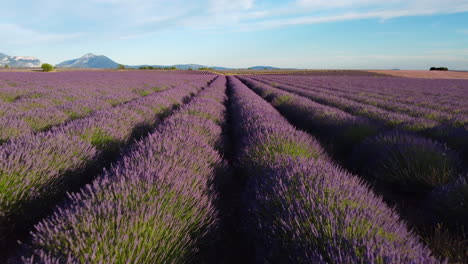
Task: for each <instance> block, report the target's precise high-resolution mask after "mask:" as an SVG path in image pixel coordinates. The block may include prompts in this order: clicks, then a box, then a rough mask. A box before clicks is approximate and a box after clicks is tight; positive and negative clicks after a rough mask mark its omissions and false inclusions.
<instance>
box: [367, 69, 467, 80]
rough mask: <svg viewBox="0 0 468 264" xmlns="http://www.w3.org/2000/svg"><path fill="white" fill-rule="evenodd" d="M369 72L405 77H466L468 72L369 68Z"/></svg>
mask: <svg viewBox="0 0 468 264" xmlns="http://www.w3.org/2000/svg"><path fill="white" fill-rule="evenodd" d="M369 72H373V73H378V74H386V75H392V76H397V77H407V78H429V79H468V72H461V71H391V70H371V71H369Z"/></svg>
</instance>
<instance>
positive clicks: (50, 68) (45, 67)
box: [41, 63, 54, 72]
mask: <svg viewBox="0 0 468 264" xmlns="http://www.w3.org/2000/svg"><path fill="white" fill-rule="evenodd" d="M41 68H42V71H43V72H51V71H53V70H54V66H52V65H51V64H49V63H44V64H42V65H41Z"/></svg>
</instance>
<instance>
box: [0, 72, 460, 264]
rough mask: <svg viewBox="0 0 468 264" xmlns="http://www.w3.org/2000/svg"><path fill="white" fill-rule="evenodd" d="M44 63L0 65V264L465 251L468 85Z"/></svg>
mask: <svg viewBox="0 0 468 264" xmlns="http://www.w3.org/2000/svg"><path fill="white" fill-rule="evenodd" d="M38 71H39V70H38V69H33V70H23V69H20V70H15V69H13V70H1V71H0V262H1V263H10V262H7V261H6V260H7V259H8V260H11V263H16V261H17V260H21V261H18V262H19V263H143V264H146V263H147V264H153V263H385V264H387V263H388V264H391V263H424V264H426V263H429V264H430V263H440V261H441V260H442V259H446V258H448V259H449V260H450V262H453V263H463V262H466V260H467V259H468V251H467V249H468V232H467V231H468V223H467V221H466V219H468V172H467V165H468V162H467V160H468V104H467V101H468V90H467V87H468V80H462V79H450V80H448V79H421V78H402V77H394V76H390V75H388V74H386V73H387V72H389V71H382V72H380V71H378V72H370V71H351V70H323V71H318V70H307V71H306V70H303V71H298V70H267V71H263V70H262V71H249V70H239V71H223V72H222V73H223V74H215V73H212V72H208V71H183V70H173V71H162V70H122V71H118V70H77V69H63V70H62V69H59V71H58V72H54V73H42V72H38ZM391 72H392V73H393V72H397V71H391ZM402 72H403V73H404V71H402ZM398 73H400V71H398ZM410 73H411V72H408V74H409V75H411V74H410ZM424 73H426V72H424ZM427 73H429V72H427ZM430 74H449V75H450V72H448V73H439V72H437V73H430ZM226 75H227V76H226ZM412 76H413V77H415V76H419V75H417V74H416V73H414V72H413V74H412ZM434 76H435V75H434ZM18 240H19V241H22V244H19V243H17V241H18Z"/></svg>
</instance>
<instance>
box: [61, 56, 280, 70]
mask: <svg viewBox="0 0 468 264" xmlns="http://www.w3.org/2000/svg"><path fill="white" fill-rule="evenodd" d="M118 65H119V63H117V62H115V61H113V60H111V59H109V58H108V57H106V56H104V55H99V56H98V55H94V54H92V53H88V54H86V55H84V56H83V57H81V58H78V59H74V60H68V61H64V62H62V63H59V64H57V65H55V66H56V67H63V68H101V69H111V68H114V69H115V68H117V66H118ZM125 67H126V68H133V69H138V68H140V67H154V68H171V67H175V68H176V69H179V70H188V69H192V70H197V69H199V68H212V69H214V70H233V68H226V67H218V66H205V65H200V64H175V65H150V64H144V65H125ZM249 69H253V70H265V69H266V70H274V69H280V68H275V67H271V66H254V67H250V68H249Z"/></svg>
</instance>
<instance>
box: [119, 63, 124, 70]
mask: <svg viewBox="0 0 468 264" xmlns="http://www.w3.org/2000/svg"><path fill="white" fill-rule="evenodd" d="M117 69H119V70H125V65H123V64H119V65H118V66H117Z"/></svg>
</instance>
